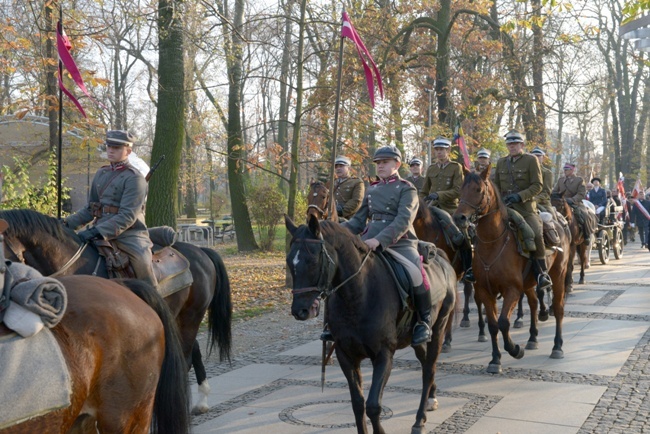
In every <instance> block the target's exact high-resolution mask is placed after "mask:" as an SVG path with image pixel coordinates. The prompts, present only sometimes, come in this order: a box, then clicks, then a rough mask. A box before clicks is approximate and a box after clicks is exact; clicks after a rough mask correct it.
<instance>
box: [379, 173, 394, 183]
mask: <svg viewBox="0 0 650 434" xmlns="http://www.w3.org/2000/svg"><path fill="white" fill-rule="evenodd" d="M398 179H399V175H398V174H397V173H396V174H394V175H391V176H389V177H388V178H385V179H381V180H380V181H379V182H381V183H383V184H388V183H389V182H395V181H397V180H398Z"/></svg>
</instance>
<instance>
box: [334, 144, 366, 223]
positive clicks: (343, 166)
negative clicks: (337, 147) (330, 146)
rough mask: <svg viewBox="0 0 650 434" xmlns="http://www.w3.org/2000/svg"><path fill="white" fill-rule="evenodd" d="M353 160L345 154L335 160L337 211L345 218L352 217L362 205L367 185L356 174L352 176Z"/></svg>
mask: <svg viewBox="0 0 650 434" xmlns="http://www.w3.org/2000/svg"><path fill="white" fill-rule="evenodd" d="M350 164H351V161H350V159H349V158H348V157H345V156H343V155H341V156H338V157H336V160H334V172H335V173H336V180H335V181H334V197H335V199H336V213H337V214H338V215H339V217H343V218H344V219H349V218H351V217H352V216H353V215H354V213H355V212H357V210H358V209H359V207H360V206H361V201H362V200H363V193H364V190H365V186H364V185H363V181H362V180H361V179H359V178H357V177H356V176H350Z"/></svg>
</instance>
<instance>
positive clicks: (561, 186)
mask: <svg viewBox="0 0 650 434" xmlns="http://www.w3.org/2000/svg"><path fill="white" fill-rule="evenodd" d="M563 169H564V176H562V177H560V179H558V180H557V184H555V187H554V188H553V193H556V194H560V195H562V196H564V199H566V202H567V203H568V204H569V205H570V206H571V208H572V209H573V213H574V214H575V215H576V218H577V219H578V222H580V224H581V225H582V229H583V232H584V238H585V240H590V239H591V234H592V233H593V232H594V230H595V229H596V228H595V227H589V225H590V223H591V220H590V219H589V218H588V216H587V214H586V213H587V210H586V208H585V206H584V205H583V203H582V201H583V200H584V198H585V194H586V191H587V190H586V187H585V181H584V180H583V179H582V178H581V177H579V176H576V175H575V170H576V165H575V164H573V163H565V164H564V168H563ZM590 242H591V241H590Z"/></svg>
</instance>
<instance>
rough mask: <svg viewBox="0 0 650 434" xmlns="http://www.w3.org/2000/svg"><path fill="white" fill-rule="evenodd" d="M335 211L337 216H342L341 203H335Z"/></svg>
mask: <svg viewBox="0 0 650 434" xmlns="http://www.w3.org/2000/svg"><path fill="white" fill-rule="evenodd" d="M336 213H337V214H338V215H339V216H342V215H343V205H336Z"/></svg>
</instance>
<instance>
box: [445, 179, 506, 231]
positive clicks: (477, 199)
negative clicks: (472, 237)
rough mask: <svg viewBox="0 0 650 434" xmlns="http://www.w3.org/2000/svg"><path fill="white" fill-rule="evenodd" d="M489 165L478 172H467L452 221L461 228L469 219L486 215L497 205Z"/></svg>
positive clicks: (497, 201) (466, 224)
mask: <svg viewBox="0 0 650 434" xmlns="http://www.w3.org/2000/svg"><path fill="white" fill-rule="evenodd" d="M489 177H490V166H488V167H487V169H485V170H484V171H482V172H481V173H480V174H476V173H468V174H467V175H466V176H465V181H464V182H463V185H462V187H461V189H460V203H459V204H458V209H457V210H456V212H455V213H454V223H456V226H458V227H459V228H461V229H465V228H467V227H468V226H469V224H470V222H471V221H474V220H476V219H480V218H481V217H483V216H485V215H487V214H488V213H489V212H490V211H491V210H492V209H494V208H495V207H498V206H499V200H498V196H497V193H496V190H495V189H494V188H493V186H492V184H491V182H490V178H489Z"/></svg>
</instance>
